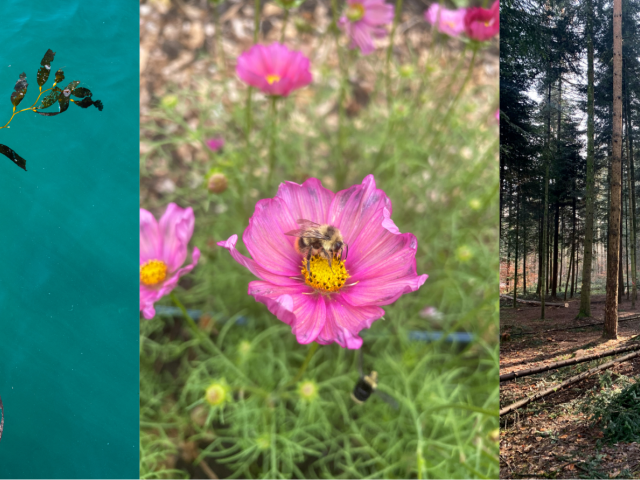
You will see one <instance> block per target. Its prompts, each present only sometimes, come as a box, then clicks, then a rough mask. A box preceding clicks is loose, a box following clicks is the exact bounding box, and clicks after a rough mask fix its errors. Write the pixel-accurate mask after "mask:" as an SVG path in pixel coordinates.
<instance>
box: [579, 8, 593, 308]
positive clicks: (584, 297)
mask: <svg viewBox="0 0 640 480" xmlns="http://www.w3.org/2000/svg"><path fill="white" fill-rule="evenodd" d="M587 10H588V13H587V64H588V68H587V79H588V80H587V81H588V88H587V197H586V212H585V213H586V224H585V232H584V262H583V264H582V288H581V289H580V311H579V312H578V318H579V317H590V316H591V266H592V254H593V203H594V187H595V172H594V161H593V153H594V152H593V150H594V147H593V130H594V125H593V117H594V112H593V39H592V37H591V36H592V34H593V4H592V0H587Z"/></svg>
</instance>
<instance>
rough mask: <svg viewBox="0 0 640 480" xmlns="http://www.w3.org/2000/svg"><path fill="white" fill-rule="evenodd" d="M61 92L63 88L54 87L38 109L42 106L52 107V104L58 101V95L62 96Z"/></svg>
mask: <svg viewBox="0 0 640 480" xmlns="http://www.w3.org/2000/svg"><path fill="white" fill-rule="evenodd" d="M61 92H62V90H60V89H59V88H58V87H54V88H52V89H51V92H50V93H49V95H47V96H46V97H44V98H43V99H42V103H41V104H40V106H39V107H37V108H38V110H40V109H42V108H47V107H50V106H51V105H53V104H54V103H56V101H57V100H58V97H59V96H60V93H61Z"/></svg>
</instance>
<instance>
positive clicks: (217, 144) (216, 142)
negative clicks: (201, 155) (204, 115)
mask: <svg viewBox="0 0 640 480" xmlns="http://www.w3.org/2000/svg"><path fill="white" fill-rule="evenodd" d="M204 143H206V144H207V147H209V149H210V150H211V151H213V152H217V151H218V150H220V149H221V148H222V147H224V139H223V138H221V137H217V138H210V139H209V140H206V141H205V142H204Z"/></svg>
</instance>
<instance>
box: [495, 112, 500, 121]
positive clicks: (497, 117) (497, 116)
mask: <svg viewBox="0 0 640 480" xmlns="http://www.w3.org/2000/svg"><path fill="white" fill-rule="evenodd" d="M496 120H498V121H500V109H497V110H496Z"/></svg>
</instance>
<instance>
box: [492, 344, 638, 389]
mask: <svg viewBox="0 0 640 480" xmlns="http://www.w3.org/2000/svg"><path fill="white" fill-rule="evenodd" d="M636 350H640V345H638V344H637V343H636V344H634V345H626V346H624V347H619V348H614V349H612V350H606V351H604V352H599V353H593V354H591V355H581V356H579V357H575V358H570V359H568V360H560V361H557V362H552V363H549V364H547V365H539V366H537V367H532V368H526V369H524V370H518V371H516V372H510V373H504V374H502V375H500V382H506V381H507V380H512V379H514V378H522V377H528V376H529V375H535V374H536V373H542V372H548V371H549V370H556V369H558V368H562V367H568V366H569V365H577V364H579V363H584V362H590V361H591V360H597V359H599V358H605V357H610V356H612V355H617V354H619V353H624V352H635V351H636Z"/></svg>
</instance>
